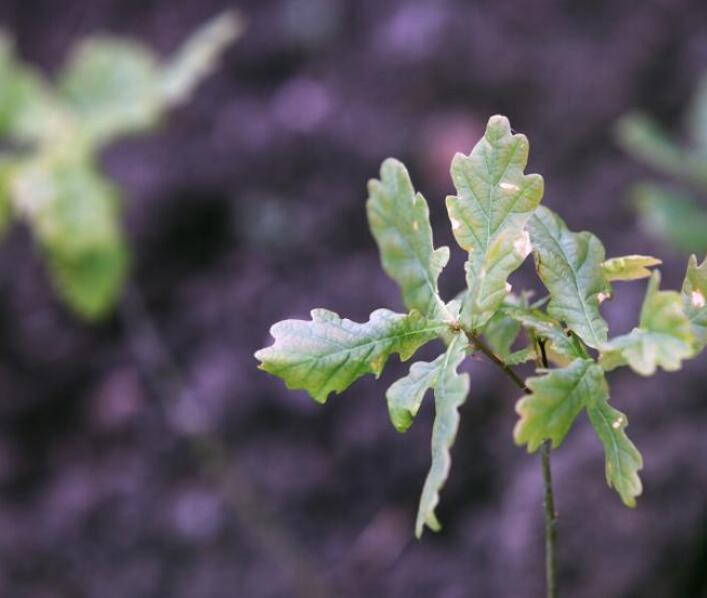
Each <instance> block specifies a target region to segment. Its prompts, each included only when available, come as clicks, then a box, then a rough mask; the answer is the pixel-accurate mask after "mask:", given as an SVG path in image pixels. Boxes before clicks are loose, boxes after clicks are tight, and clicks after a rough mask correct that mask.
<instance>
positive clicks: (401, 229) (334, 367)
mask: <svg viewBox="0 0 707 598" xmlns="http://www.w3.org/2000/svg"><path fill="white" fill-rule="evenodd" d="M528 149H529V146H528V140H527V138H526V137H525V136H524V135H521V134H514V133H513V132H512V130H511V127H510V123H509V121H508V119H507V118H505V117H503V116H492V117H491V119H490V120H489V121H488V125H487V128H486V133H485V135H484V136H483V138H482V139H481V140H480V141H479V142H478V143H477V144H476V146H475V147H474V148H473V149H472V151H471V153H470V154H469V155H463V154H457V155H456V156H455V157H454V159H453V161H452V165H451V176H452V181H453V183H454V186H455V187H456V191H457V194H456V195H453V196H449V197H447V199H446V206H447V211H448V214H449V219H450V222H451V227H452V232H453V234H454V238H455V240H456V242H457V243H458V244H459V246H460V247H461V249H462V250H464V251H465V252H466V253H467V256H468V257H467V261H466V268H465V269H466V290H465V291H464V292H463V293H462V294H461V295H460V296H459V297H457V298H456V299H453V300H451V301H446V300H444V299H443V298H442V297H441V296H440V293H439V290H438V284H437V281H438V278H439V275H440V273H441V272H442V270H443V269H444V267H445V266H446V264H447V262H448V260H449V249H448V248H447V247H439V248H435V247H434V244H433V239H432V228H431V225H430V221H429V209H428V205H427V202H426V201H425V198H424V197H423V196H422V195H421V194H420V193H416V192H415V189H414V187H413V185H412V182H411V179H410V176H409V175H408V171H407V170H406V168H405V166H403V165H402V164H401V163H400V162H398V161H397V160H394V159H388V160H386V161H385V162H383V165H382V167H381V172H380V179H374V180H372V181H370V182H369V184H368V202H367V211H368V222H369V225H370V228H371V231H372V233H373V236H374V238H375V240H376V242H377V244H378V248H379V250H380V256H381V261H382V264H383V269H384V270H385V272H386V273H387V274H388V275H389V276H390V277H391V278H392V279H393V280H394V281H395V282H397V283H398V285H399V286H400V289H401V292H402V299H403V303H404V304H405V307H406V308H407V310H408V311H407V312H406V313H395V312H393V311H391V310H389V309H378V310H376V311H374V312H373V313H372V314H371V316H370V319H369V320H368V321H367V322H363V323H358V322H353V321H351V320H348V319H342V318H341V317H339V315H338V314H336V313H334V312H332V311H329V310H327V309H314V310H312V312H311V319H310V320H284V321H282V322H278V323H277V324H275V325H274V326H273V327H272V328H271V331H270V332H271V334H272V336H273V337H274V339H275V341H274V343H273V344H272V345H271V346H269V347H267V348H265V349H261V350H260V351H258V352H257V353H256V355H255V356H256V358H257V359H258V360H259V361H260V368H261V369H263V370H265V371H266V372H269V373H271V374H274V375H275V376H278V377H280V378H282V380H284V381H285V383H286V385H287V387H288V388H290V389H302V390H305V391H307V392H308V393H309V394H310V395H311V397H312V398H313V399H314V400H315V401H317V402H319V403H324V402H325V401H326V400H327V398H328V397H329V395H330V394H331V393H341V392H342V391H344V390H345V389H346V388H348V387H349V386H350V385H351V384H352V383H353V382H354V381H355V380H357V379H358V378H360V377H361V376H363V375H365V374H373V375H375V376H376V377H378V376H379V375H380V373H381V372H382V370H383V368H384V366H385V364H386V362H387V361H388V358H389V357H390V356H391V355H393V354H398V355H399V356H400V359H401V360H402V361H406V360H408V359H410V358H411V357H412V356H413V355H414V354H415V352H416V351H417V350H418V349H419V348H420V347H422V346H423V345H425V344H427V343H429V342H430V341H433V340H435V339H441V341H443V344H444V346H445V347H446V348H445V350H444V351H443V352H442V353H441V354H440V355H439V356H438V357H437V358H436V359H434V360H432V361H418V362H415V363H413V364H412V366H411V367H410V370H409V373H408V374H407V375H406V376H404V377H403V378H401V379H399V380H398V381H396V382H394V383H393V385H392V386H390V388H389V389H388V390H387V392H386V398H387V403H388V412H389V416H390V419H391V421H392V423H393V426H394V427H395V428H396V430H398V431H399V432H404V431H406V430H407V429H408V428H409V427H410V426H411V425H412V423H413V420H414V418H415V416H416V415H417V413H418V410H419V409H420V406H421V404H422V401H423V400H424V398H425V395H426V394H427V393H428V391H430V390H431V391H432V393H433V395H434V405H435V420H434V424H433V427H432V445H431V449H432V459H431V466H430V469H429V473H428V474H427V478H426V480H425V482H424V485H423V488H422V495H421V498H420V504H419V509H418V512H417V520H416V523H415V534H416V535H417V536H418V537H420V536H421V535H422V533H423V530H424V529H425V528H426V527H427V528H430V529H432V530H439V529H440V523H439V520H438V518H437V515H436V509H437V506H438V503H439V500H440V491H441V489H442V487H443V485H444V483H445V481H446V479H447V476H448V474H449V471H450V467H451V452H450V451H451V447H452V444H453V442H454V440H455V436H456V433H457V428H458V426H459V417H460V414H459V408H460V407H461V406H462V405H463V404H464V402H465V401H466V399H467V395H468V393H469V387H470V379H469V375H468V374H466V373H460V371H459V367H460V365H461V364H462V363H463V362H464V361H465V360H466V359H467V358H469V357H471V356H474V355H477V354H478V355H479V356H485V357H486V358H488V359H489V360H490V361H491V362H493V363H494V364H495V365H496V366H498V367H499V368H500V369H501V370H502V371H503V372H504V373H505V374H506V375H508V376H509V377H510V378H511V380H512V381H513V382H514V383H515V384H516V385H517V386H518V388H519V390H520V391H521V392H522V396H521V398H519V400H518V402H517V404H516V411H517V413H518V415H519V419H518V421H517V423H516V426H515V429H514V439H515V441H516V443H517V444H518V445H521V446H526V447H527V449H528V451H529V452H535V451H537V450H538V449H540V451H541V456H542V471H543V480H544V484H545V524H546V563H547V570H546V581H547V595H548V596H550V597H554V596H557V579H556V564H555V558H556V557H555V551H556V539H555V538H556V515H555V508H554V496H553V489H552V480H551V472H550V450H551V449H554V448H557V447H559V446H560V444H561V443H562V442H563V440H564V439H565V437H566V436H567V434H568V433H569V431H570V429H571V427H572V425H573V424H574V422H575V420H576V419H577V418H578V417H579V416H580V414H582V413H584V414H586V416H587V417H588V419H589V422H590V424H591V426H592V427H593V428H594V430H595V432H596V435H597V438H598V440H599V442H600V443H601V445H602V446H603V448H604V452H605V460H606V465H605V475H606V481H607V483H608V485H609V486H610V487H613V488H614V489H615V490H616V492H617V493H618V495H619V497H620V498H621V500H622V501H623V502H624V504H625V505H626V506H629V507H633V506H635V504H636V497H637V496H639V495H640V494H641V491H642V485H641V480H640V478H639V471H640V470H641V469H642V467H643V459H642V457H641V454H640V453H639V452H638V449H637V448H636V447H635V446H634V444H633V443H632V442H631V440H630V439H629V437H628V436H627V435H626V427H627V425H628V418H627V417H626V415H624V414H623V413H621V412H620V411H619V410H617V409H616V408H614V407H613V406H612V405H611V404H610V402H609V397H610V394H609V385H608V382H607V379H606V372H608V371H611V370H614V369H616V368H619V367H624V366H626V367H629V368H631V369H632V370H633V371H634V372H636V373H637V374H639V375H641V376H650V375H652V374H654V373H655V372H656V371H657V369H658V368H662V369H664V370H666V371H675V370H678V369H680V367H681V365H682V362H683V360H686V359H690V358H692V357H695V356H696V355H697V354H698V353H700V352H701V351H702V350H703V349H704V347H705V345H707V306H706V304H705V297H706V296H707V260H705V261H703V262H702V263H701V264H698V262H697V258H696V257H695V256H694V255H693V256H692V257H691V258H690V260H689V262H688V266H687V273H686V276H685V280H684V283H683V286H682V290H681V291H680V292H676V291H663V290H661V289H660V273H659V272H658V271H652V270H651V268H653V267H654V266H656V265H658V264H660V263H661V262H660V260H658V259H656V258H653V257H650V256H642V255H627V256H622V257H615V258H610V259H607V258H606V255H605V251H604V246H603V245H602V243H601V241H600V240H599V239H598V238H597V237H596V236H595V235H593V234H592V233H590V232H578V233H577V232H573V231H571V230H570V229H569V228H568V227H567V226H566V224H565V222H564V221H563V220H562V219H561V218H560V217H559V216H558V215H557V214H555V213H554V212H553V211H552V210H550V209H548V208H546V207H544V206H542V205H540V202H541V200H542V197H543V191H544V183H543V179H542V177H541V176H540V175H537V174H525V173H524V169H525V167H526V163H527V159H528ZM531 253H532V254H533V255H534V258H535V269H536V272H537V274H538V277H539V278H540V281H541V282H542V283H543V285H544V286H545V287H546V288H547V291H548V292H549V297H548V301H547V302H545V301H539V302H536V303H535V304H529V301H528V296H527V294H525V293H520V294H514V293H513V292H512V290H511V287H510V284H509V282H508V278H509V276H510V275H511V274H512V273H513V272H514V271H515V270H517V269H518V268H519V267H520V266H521V264H522V263H523V262H524V261H525V259H526V258H527V256H528V255H530V254H531ZM644 278H648V279H649V281H648V285H647V290H646V295H645V299H644V302H643V306H642V308H641V311H640V314H637V319H638V324H637V326H636V327H635V328H634V329H633V330H632V331H631V332H630V333H628V334H624V335H620V336H615V337H613V338H610V336H609V327H608V324H607V322H606V321H605V320H604V318H603V317H602V315H601V311H600V306H601V303H602V301H603V300H604V299H606V298H607V297H609V296H611V295H613V293H614V289H613V283H615V282H618V281H633V280H638V279H644ZM522 332H524V334H521V333H522ZM519 343H520V346H519V347H518V344H519ZM514 347H516V348H515V349H514ZM527 361H530V362H534V363H535V365H536V369H535V374H534V375H531V376H530V377H527V378H525V379H524V378H523V377H521V376H520V375H519V374H518V373H517V372H516V370H515V369H514V367H515V366H516V365H520V364H523V363H525V362H527Z"/></svg>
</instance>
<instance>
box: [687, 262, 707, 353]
mask: <svg viewBox="0 0 707 598" xmlns="http://www.w3.org/2000/svg"><path fill="white" fill-rule="evenodd" d="M681 295H682V300H683V305H684V309H685V315H686V316H687V318H688V319H689V320H690V325H691V326H692V332H693V335H694V337H695V342H694V345H695V351H696V352H697V353H699V352H700V351H702V349H704V348H705V347H706V346H707V257H706V258H705V259H704V260H702V263H701V264H699V265H698V264H697V256H696V255H691V256H690V260H689V261H688V263H687V272H686V274H685V280H684V281H683V283H682V292H681Z"/></svg>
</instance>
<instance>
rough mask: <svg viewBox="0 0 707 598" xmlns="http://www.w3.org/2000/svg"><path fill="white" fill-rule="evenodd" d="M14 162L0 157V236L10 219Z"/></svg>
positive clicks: (5, 229)
mask: <svg viewBox="0 0 707 598" xmlns="http://www.w3.org/2000/svg"><path fill="white" fill-rule="evenodd" d="M14 171H15V163H14V162H13V161H12V160H8V159H3V158H0V236H2V235H4V234H5V231H7V228H8V227H9V225H10V222H11V220H12V189H11V186H12V180H13V175H14Z"/></svg>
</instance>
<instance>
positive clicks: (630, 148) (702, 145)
mask: <svg viewBox="0 0 707 598" xmlns="http://www.w3.org/2000/svg"><path fill="white" fill-rule="evenodd" d="M617 136H618V140H619V143H620V144H621V146H622V147H623V148H624V149H625V150H626V151H627V152H628V153H630V154H631V155H632V156H633V157H634V158H636V159H638V160H640V161H641V162H643V163H644V164H645V165H647V166H649V167H650V168H652V169H654V170H656V171H658V172H659V173H661V174H663V175H664V176H666V177H668V178H669V179H671V181H670V183H669V184H668V183H652V182H647V181H645V182H641V183H638V184H636V185H634V186H633V187H632V189H631V191H630V193H631V196H632V198H633V201H634V206H635V208H636V210H637V212H638V214H639V216H640V222H641V226H642V227H643V228H644V229H645V231H646V232H647V233H648V234H650V235H652V236H653V237H655V238H657V239H660V240H661V241H664V242H666V243H668V244H669V245H671V246H673V247H674V248H675V249H677V250H678V251H682V252H686V253H693V252H694V253H697V254H698V255H704V253H705V252H707V73H705V74H704V75H703V76H702V77H701V79H700V81H699V83H698V86H697V91H696V92H695V94H694V96H693V98H692V101H691V102H690V105H689V106H688V109H687V117H686V119H685V122H684V138H685V139H684V140H683V141H679V140H676V139H675V138H673V137H672V136H671V135H670V133H669V132H668V131H667V130H666V129H665V127H664V126H663V125H662V124H661V123H660V122H658V121H657V120H656V119H655V118H653V117H651V116H650V115H648V114H646V113H644V112H631V113H628V114H626V115H625V116H623V117H622V118H621V119H620V120H619V122H618V125H617Z"/></svg>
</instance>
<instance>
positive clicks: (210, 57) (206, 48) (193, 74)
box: [160, 10, 244, 106]
mask: <svg viewBox="0 0 707 598" xmlns="http://www.w3.org/2000/svg"><path fill="white" fill-rule="evenodd" d="M243 28H244V23H243V21H242V19H241V18H240V16H239V15H238V13H237V12H236V11H233V10H227V11H226V12H224V13H222V14H220V15H218V16H217V17H214V18H213V19H211V20H210V21H208V22H206V23H205V24H204V25H202V26H201V27H199V28H198V29H197V30H196V31H195V32H194V33H192V34H191V35H190V36H189V38H188V39H187V40H186V41H185V42H184V44H182V46H181V48H179V50H178V52H177V54H176V56H175V57H174V58H173V59H172V60H171V61H170V62H169V64H167V65H166V67H165V68H164V71H163V73H162V75H161V81H160V87H161V95H162V97H163V99H164V100H165V102H166V103H167V104H168V105H169V106H174V105H177V104H181V103H183V102H184V101H186V100H188V99H189V97H190V96H191V95H192V93H193V92H194V89H195V88H196V86H197V85H198V84H199V83H201V81H203V80H204V79H205V78H206V77H207V76H209V75H210V74H211V73H212V71H213V70H214V69H215V68H216V66H217V64H218V59H219V57H220V56H221V55H222V54H223V52H224V50H225V49H226V48H227V47H228V46H229V45H230V44H231V43H232V42H233V41H234V40H235V39H236V38H238V36H240V34H241V32H242V31H243Z"/></svg>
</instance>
